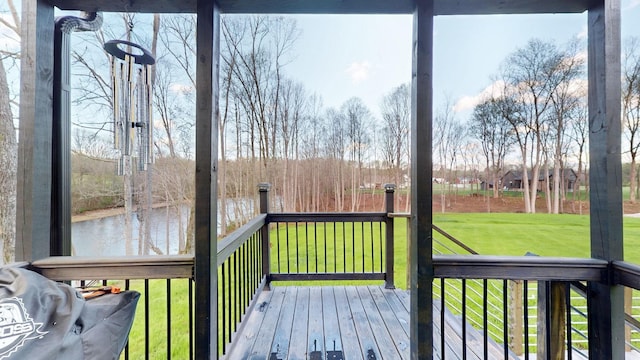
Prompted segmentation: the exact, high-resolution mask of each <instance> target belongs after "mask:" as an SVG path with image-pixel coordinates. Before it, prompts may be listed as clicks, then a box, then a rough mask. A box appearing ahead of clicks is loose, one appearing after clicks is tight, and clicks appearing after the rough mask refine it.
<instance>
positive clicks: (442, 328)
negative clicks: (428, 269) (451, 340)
mask: <svg viewBox="0 0 640 360" xmlns="http://www.w3.org/2000/svg"><path fill="white" fill-rule="evenodd" d="M444 284H445V279H444V278H441V279H440V351H441V353H442V354H441V355H442V360H445V359H444V357H445V356H444V355H445V353H446V351H445V348H446V341H445V337H444V332H445V321H444V315H445V312H444V309H445V304H446V301H445V290H444Z"/></svg>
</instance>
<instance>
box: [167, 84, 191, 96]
mask: <svg viewBox="0 0 640 360" xmlns="http://www.w3.org/2000/svg"><path fill="white" fill-rule="evenodd" d="M169 89H171V91H173V92H174V93H179V94H188V93H190V92H192V91H193V87H192V86H191V85H185V84H176V83H173V84H171V86H169Z"/></svg>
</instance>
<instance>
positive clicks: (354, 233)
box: [353, 222, 366, 272]
mask: <svg viewBox="0 0 640 360" xmlns="http://www.w3.org/2000/svg"><path fill="white" fill-rule="evenodd" d="M355 225H356V224H355V223H354V224H353V236H356V226H355ZM360 234H361V235H360V242H361V243H362V249H361V250H360V251H361V252H362V256H361V257H362V272H365V271H366V266H365V257H366V256H365V255H364V254H366V252H365V247H364V222H361V223H360ZM354 252H355V251H354Z"/></svg>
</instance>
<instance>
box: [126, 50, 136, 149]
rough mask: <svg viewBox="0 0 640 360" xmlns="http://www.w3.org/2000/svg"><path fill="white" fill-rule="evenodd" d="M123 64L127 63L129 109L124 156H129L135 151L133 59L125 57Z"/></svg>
mask: <svg viewBox="0 0 640 360" xmlns="http://www.w3.org/2000/svg"><path fill="white" fill-rule="evenodd" d="M125 62H126V63H127V85H128V86H129V97H128V102H129V109H128V113H127V124H126V127H127V145H128V146H126V152H125V155H131V154H132V153H133V149H135V121H136V109H135V107H134V106H133V104H132V101H133V99H135V82H134V80H133V57H132V56H129V55H125Z"/></svg>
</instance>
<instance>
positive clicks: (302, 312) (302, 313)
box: [282, 288, 309, 360]
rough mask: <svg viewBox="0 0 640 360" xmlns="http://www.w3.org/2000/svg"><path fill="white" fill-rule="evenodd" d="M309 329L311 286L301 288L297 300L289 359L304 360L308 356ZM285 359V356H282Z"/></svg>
mask: <svg viewBox="0 0 640 360" xmlns="http://www.w3.org/2000/svg"><path fill="white" fill-rule="evenodd" d="M308 329H309V288H299V289H298V297H297V299H296V302H295V313H294V316H293V329H292V330H291V342H290V343H289V344H290V345H289V351H288V354H287V359H289V360H304V359H306V358H307V332H308ZM282 359H284V358H282Z"/></svg>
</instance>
